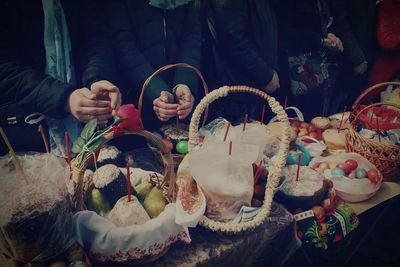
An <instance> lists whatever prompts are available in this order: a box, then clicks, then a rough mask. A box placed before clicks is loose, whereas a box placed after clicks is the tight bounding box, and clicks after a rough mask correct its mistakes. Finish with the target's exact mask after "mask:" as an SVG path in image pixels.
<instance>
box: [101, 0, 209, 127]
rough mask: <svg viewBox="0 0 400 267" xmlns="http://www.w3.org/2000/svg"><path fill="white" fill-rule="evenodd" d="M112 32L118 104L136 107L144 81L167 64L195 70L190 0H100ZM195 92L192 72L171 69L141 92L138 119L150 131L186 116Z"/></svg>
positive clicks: (196, 35)
mask: <svg viewBox="0 0 400 267" xmlns="http://www.w3.org/2000/svg"><path fill="white" fill-rule="evenodd" d="M104 5H105V9H106V10H107V15H108V24H109V26H110V29H111V32H112V39H113V44H114V51H115V55H116V63H117V67H118V72H119V74H120V77H119V84H120V87H121V88H122V89H121V90H122V91H123V93H124V95H125V97H124V102H128V103H137V99H138V97H139V95H140V89H141V88H142V85H143V83H144V81H145V80H146V79H147V78H148V77H149V76H150V75H151V74H153V73H154V72H155V71H156V70H157V69H159V68H160V67H163V66H165V65H167V64H173V63H187V64H190V65H192V66H194V67H196V68H199V67H200V54H201V43H202V40H201V32H200V21H199V17H198V12H197V10H196V8H195V7H194V3H193V1H191V0H177V1H167V0H151V1H148V0H136V1H129V0H116V1H104ZM197 90H199V86H198V79H197V76H196V75H195V73H193V71H192V70H189V69H184V68H174V69H172V70H169V71H166V72H164V73H162V74H160V75H158V76H156V77H155V78H154V79H153V80H152V82H151V83H150V84H149V86H148V87H147V88H146V91H145V94H144V103H143V112H142V119H143V120H144V124H145V127H146V128H147V129H148V128H150V129H156V128H158V127H159V126H160V124H161V123H164V122H167V121H168V120H170V119H172V118H174V117H178V118H179V119H185V118H188V116H189V114H190V113H191V111H192V109H193V105H194V101H195V97H197V95H198V92H197Z"/></svg>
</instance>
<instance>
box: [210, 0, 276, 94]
mask: <svg viewBox="0 0 400 267" xmlns="http://www.w3.org/2000/svg"><path fill="white" fill-rule="evenodd" d="M217 2H218V1H217ZM213 13H214V14H213V17H214V22H215V29H216V32H217V42H218V47H219V49H220V50H221V51H222V49H223V51H222V52H223V53H224V54H225V55H226V56H227V57H228V58H230V59H231V60H232V61H234V64H235V67H239V68H241V69H242V70H243V72H245V73H246V75H247V76H248V77H249V79H252V80H253V81H254V83H255V84H259V85H260V86H266V85H267V84H268V83H269V82H270V81H271V79H272V76H273V71H274V70H273V69H272V68H271V67H270V66H268V64H267V63H266V62H265V61H264V60H262V58H261V55H260V54H259V52H258V51H257V47H256V46H255V44H254V42H253V41H252V40H251V38H250V37H249V34H250V33H249V32H248V31H247V24H248V23H249V17H248V7H247V1H246V0H231V1H225V2H224V3H223V4H219V3H215V4H214V7H213Z"/></svg>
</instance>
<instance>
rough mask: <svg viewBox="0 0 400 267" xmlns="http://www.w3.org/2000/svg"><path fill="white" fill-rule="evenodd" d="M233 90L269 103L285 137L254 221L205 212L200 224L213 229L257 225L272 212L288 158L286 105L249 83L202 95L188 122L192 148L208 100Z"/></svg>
mask: <svg viewBox="0 0 400 267" xmlns="http://www.w3.org/2000/svg"><path fill="white" fill-rule="evenodd" d="M230 93H250V94H254V95H256V96H259V97H261V98H262V99H264V100H265V101H266V102H267V103H268V105H269V106H270V108H271V110H272V112H274V113H275V114H277V116H278V119H279V121H281V122H282V124H283V126H282V140H281V144H280V146H279V151H278V155H277V161H276V164H273V165H271V166H270V169H269V174H268V182H267V185H266V188H265V199H264V203H263V206H262V208H261V210H260V212H259V213H258V214H257V215H256V216H255V217H254V218H253V220H252V221H247V222H240V223H232V222H228V223H223V222H218V221H214V220H211V219H209V218H207V217H206V216H204V217H203V218H202V219H201V221H200V224H201V225H203V226H205V227H207V228H209V229H211V230H213V231H222V232H225V233H239V232H243V231H247V230H250V229H254V228H255V227H257V226H259V225H261V224H262V223H263V222H264V221H265V219H266V218H267V216H268V215H269V212H270V209H271V203H272V198H273V195H274V193H275V191H276V188H277V186H278V184H279V180H280V176H281V173H282V169H283V168H284V167H285V165H286V158H287V154H288V150H289V143H290V125H289V119H288V116H287V114H286V112H285V110H284V109H283V107H282V106H281V105H280V104H279V102H277V101H276V100H275V99H274V98H273V97H270V96H269V95H268V94H266V93H265V92H263V91H261V90H258V89H255V88H252V87H248V86H224V87H221V88H219V89H216V90H213V91H212V92H211V93H209V94H208V95H206V96H205V97H203V99H202V100H201V101H200V103H199V104H198V105H197V107H196V109H195V110H194V112H193V115H192V119H191V121H190V126H189V151H191V150H193V148H194V147H195V146H196V145H197V142H198V141H197V140H198V128H199V122H200V118H201V115H202V112H203V111H204V110H205V109H206V107H207V106H208V105H209V104H211V103H212V102H214V101H215V100H217V99H219V98H221V97H225V96H227V95H228V94H230Z"/></svg>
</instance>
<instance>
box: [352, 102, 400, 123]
mask: <svg viewBox="0 0 400 267" xmlns="http://www.w3.org/2000/svg"><path fill="white" fill-rule="evenodd" d="M376 106H391V107H394V108H397V109H399V110H400V106H399V105H396V104H393V103H382V102H379V103H374V104H371V105H368V106H366V107H364V108H363V109H361V110H360V111H359V112H358V113H357V114H356V115H355V117H354V119H353V120H352V122H351V123H352V124H355V122H356V121H357V119H358V117H359V116H360V115H361V114H362V113H363V112H364V111H366V110H368V109H370V108H372V107H376Z"/></svg>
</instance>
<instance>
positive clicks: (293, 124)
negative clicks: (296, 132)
mask: <svg viewBox="0 0 400 267" xmlns="http://www.w3.org/2000/svg"><path fill="white" fill-rule="evenodd" d="M290 125H291V126H295V127H299V126H300V122H299V121H290Z"/></svg>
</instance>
